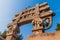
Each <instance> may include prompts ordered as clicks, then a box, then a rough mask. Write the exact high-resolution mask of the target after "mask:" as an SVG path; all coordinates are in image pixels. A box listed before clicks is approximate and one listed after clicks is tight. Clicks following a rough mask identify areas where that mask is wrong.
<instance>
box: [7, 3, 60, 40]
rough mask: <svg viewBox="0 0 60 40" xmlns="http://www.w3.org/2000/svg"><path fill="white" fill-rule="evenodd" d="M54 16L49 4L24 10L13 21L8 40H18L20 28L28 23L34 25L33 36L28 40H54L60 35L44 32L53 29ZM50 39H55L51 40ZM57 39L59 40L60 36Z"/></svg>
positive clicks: (9, 28)
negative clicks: (17, 35)
mask: <svg viewBox="0 0 60 40" xmlns="http://www.w3.org/2000/svg"><path fill="white" fill-rule="evenodd" d="M53 16H54V13H53V12H52V11H51V10H50V8H49V6H48V4H47V2H45V3H43V4H36V6H35V7H32V8H29V9H24V10H23V11H22V12H21V13H19V14H16V15H15V18H14V19H13V20H12V21H13V22H12V23H10V24H9V25H8V32H7V37H6V40H16V34H18V33H19V26H21V25H23V24H27V23H32V24H33V25H34V27H33V29H32V32H33V34H32V35H30V36H28V40H52V39H53V40H54V38H56V36H57V35H59V34H58V33H45V32H44V30H47V29H49V28H50V27H51V25H52V17H53ZM59 33H60V32H59ZM55 35H56V36H55ZM45 37H46V38H45ZM50 37H53V38H51V39H50ZM57 37H58V38H57V40H58V39H59V37H60V36H57Z"/></svg>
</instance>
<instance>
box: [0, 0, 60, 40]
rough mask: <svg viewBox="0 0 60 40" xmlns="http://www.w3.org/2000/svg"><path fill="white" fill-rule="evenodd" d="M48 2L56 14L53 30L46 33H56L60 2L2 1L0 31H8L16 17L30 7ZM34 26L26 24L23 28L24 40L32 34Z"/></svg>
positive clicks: (59, 16)
mask: <svg viewBox="0 0 60 40" xmlns="http://www.w3.org/2000/svg"><path fill="white" fill-rule="evenodd" d="M43 2H48V5H49V6H50V9H51V10H52V11H53V12H54V13H55V14H56V15H55V16H54V17H53V25H52V28H50V29H49V30H46V32H54V31H55V29H56V24H57V23H60V1H59V0H0V31H1V32H3V31H4V30H7V24H8V23H11V22H12V19H13V18H14V15H15V14H16V13H18V12H21V11H22V10H23V9H24V8H27V7H28V6H30V7H32V6H35V5H36V4H37V3H40V4H41V3H43ZM32 27H33V25H32V24H30V23H29V24H26V25H22V26H21V28H20V29H21V34H22V35H23V40H26V37H27V35H28V34H31V33H32V32H31V29H32Z"/></svg>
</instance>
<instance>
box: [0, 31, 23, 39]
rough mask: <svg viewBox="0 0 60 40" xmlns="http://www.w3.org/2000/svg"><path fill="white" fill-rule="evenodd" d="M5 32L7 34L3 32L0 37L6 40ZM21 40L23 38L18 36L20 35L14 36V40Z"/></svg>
mask: <svg viewBox="0 0 60 40" xmlns="http://www.w3.org/2000/svg"><path fill="white" fill-rule="evenodd" d="M6 32H7V31H4V32H3V33H1V34H0V36H2V37H3V38H5V39H6ZM22 38H23V37H22V35H20V34H19V35H17V36H16V40H22Z"/></svg>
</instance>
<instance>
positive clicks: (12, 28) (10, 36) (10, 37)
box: [6, 23, 18, 40]
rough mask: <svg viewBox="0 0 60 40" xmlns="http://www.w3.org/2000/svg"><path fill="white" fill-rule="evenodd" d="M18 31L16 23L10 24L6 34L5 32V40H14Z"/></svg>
mask: <svg viewBox="0 0 60 40" xmlns="http://www.w3.org/2000/svg"><path fill="white" fill-rule="evenodd" d="M17 31H18V27H17V23H11V24H10V25H9V26H8V32H7V34H6V35H7V37H6V40H16V34H17Z"/></svg>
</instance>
